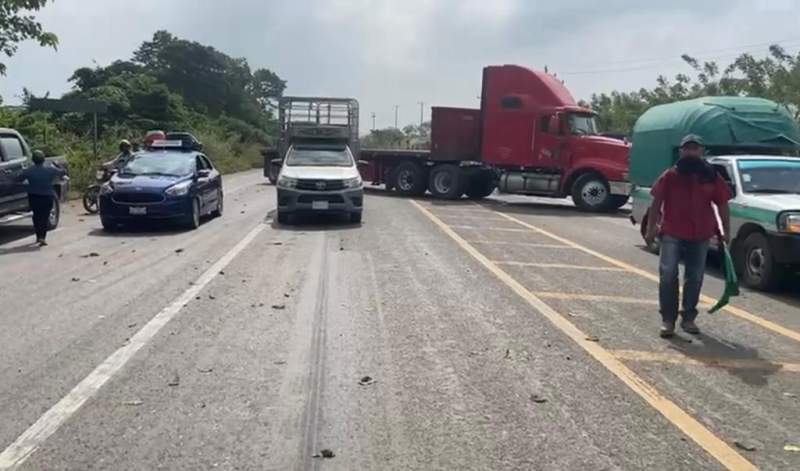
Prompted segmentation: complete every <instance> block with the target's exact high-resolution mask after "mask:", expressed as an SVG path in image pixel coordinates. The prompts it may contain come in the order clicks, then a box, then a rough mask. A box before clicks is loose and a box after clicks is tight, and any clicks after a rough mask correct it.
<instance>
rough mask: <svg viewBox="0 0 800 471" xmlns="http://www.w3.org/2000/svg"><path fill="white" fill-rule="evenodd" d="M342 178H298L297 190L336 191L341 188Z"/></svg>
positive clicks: (342, 185) (342, 184)
mask: <svg viewBox="0 0 800 471" xmlns="http://www.w3.org/2000/svg"><path fill="white" fill-rule="evenodd" d="M344 188H345V186H344V180H298V181H297V189H298V190H310V191H336V190H343V189H344Z"/></svg>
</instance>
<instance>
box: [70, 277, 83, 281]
mask: <svg viewBox="0 0 800 471" xmlns="http://www.w3.org/2000/svg"><path fill="white" fill-rule="evenodd" d="M72 281H73V282H75V281H81V279H80V278H78V277H77V276H73V277H72Z"/></svg>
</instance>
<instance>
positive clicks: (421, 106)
mask: <svg viewBox="0 0 800 471" xmlns="http://www.w3.org/2000/svg"><path fill="white" fill-rule="evenodd" d="M424 112H425V102H424V101H420V102H419V125H420V127H422V121H423V119H424Z"/></svg>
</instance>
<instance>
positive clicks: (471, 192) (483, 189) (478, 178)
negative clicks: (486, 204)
mask: <svg viewBox="0 0 800 471" xmlns="http://www.w3.org/2000/svg"><path fill="white" fill-rule="evenodd" d="M495 188H497V183H496V182H495V180H494V174H492V172H490V171H487V170H478V171H475V172H473V173H472V175H470V178H469V185H468V186H467V191H466V193H467V197H469V198H470V199H476V200H479V199H483V198H486V197H487V196H489V195H491V194H492V193H493V192H494V190H495Z"/></svg>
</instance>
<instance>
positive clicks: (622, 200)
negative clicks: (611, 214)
mask: <svg viewBox="0 0 800 471" xmlns="http://www.w3.org/2000/svg"><path fill="white" fill-rule="evenodd" d="M629 198H630V197H629V196H627V195H611V205H610V209H611V210H612V211H615V210H617V209H619V208H621V207H623V206H625V204H626V203H627V202H628V199H629Z"/></svg>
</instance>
